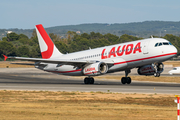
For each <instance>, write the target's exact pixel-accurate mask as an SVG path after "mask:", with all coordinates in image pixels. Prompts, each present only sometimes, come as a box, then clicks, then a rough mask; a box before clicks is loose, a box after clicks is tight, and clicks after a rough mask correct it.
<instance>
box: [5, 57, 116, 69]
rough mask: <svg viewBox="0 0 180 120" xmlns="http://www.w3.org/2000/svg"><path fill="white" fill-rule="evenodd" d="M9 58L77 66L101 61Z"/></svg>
mask: <svg viewBox="0 0 180 120" xmlns="http://www.w3.org/2000/svg"><path fill="white" fill-rule="evenodd" d="M7 58H10V59H16V60H26V61H32V62H35V64H34V65H38V64H40V63H41V62H43V63H51V64H58V65H59V66H61V65H73V66H77V67H82V66H84V65H87V64H93V63H96V62H99V61H95V60H66V59H43V58H27V57H7ZM7 58H6V59H7ZM107 64H108V65H112V64H114V63H112V62H108V63H107Z"/></svg>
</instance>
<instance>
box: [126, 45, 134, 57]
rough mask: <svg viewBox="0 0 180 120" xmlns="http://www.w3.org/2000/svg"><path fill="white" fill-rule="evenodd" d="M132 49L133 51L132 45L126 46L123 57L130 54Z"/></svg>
mask: <svg viewBox="0 0 180 120" xmlns="http://www.w3.org/2000/svg"><path fill="white" fill-rule="evenodd" d="M132 49H133V44H129V45H127V47H126V52H125V55H129V54H131V53H132Z"/></svg>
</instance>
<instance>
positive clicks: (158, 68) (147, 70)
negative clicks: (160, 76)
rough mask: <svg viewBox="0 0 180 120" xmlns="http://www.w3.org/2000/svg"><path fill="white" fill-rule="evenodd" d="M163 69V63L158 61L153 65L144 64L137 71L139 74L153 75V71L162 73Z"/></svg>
mask: <svg viewBox="0 0 180 120" xmlns="http://www.w3.org/2000/svg"><path fill="white" fill-rule="evenodd" d="M163 70H164V65H163V63H158V64H154V66H153V65H145V66H142V67H139V68H138V70H137V72H138V74H139V75H154V73H162V72H163Z"/></svg>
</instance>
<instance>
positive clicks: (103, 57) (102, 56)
mask: <svg viewBox="0 0 180 120" xmlns="http://www.w3.org/2000/svg"><path fill="white" fill-rule="evenodd" d="M105 50H106V49H103V51H102V55H101V59H106V58H107V56H104V55H105V53H104V52H105Z"/></svg>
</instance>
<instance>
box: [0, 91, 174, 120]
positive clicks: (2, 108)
mask: <svg viewBox="0 0 180 120" xmlns="http://www.w3.org/2000/svg"><path fill="white" fill-rule="evenodd" d="M174 99H175V97H174V96H173V95H159V94H156V95H155V94H135V93H134V94H123V93H111V94H110V93H102V92H93V95H92V92H89V93H86V92H83V93H81V92H49V91H0V119H1V120H3V119H6V120H12V119H16V120H24V119H26V120H32V119H38V120H40V119H43V120H49V119H53V120H59V119H61V120H67V119H68V120H69V119H73V120H84V119H87V120H94V119H95V120H96V119H97V120H99V119H102V120H109V119H111V120H119V119H121V120H132V119H133V120H136V119H138V120H144V119H146V120H161V119H163V120H172V119H176V111H177V110H176V104H175V103H174Z"/></svg>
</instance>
